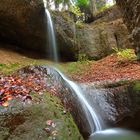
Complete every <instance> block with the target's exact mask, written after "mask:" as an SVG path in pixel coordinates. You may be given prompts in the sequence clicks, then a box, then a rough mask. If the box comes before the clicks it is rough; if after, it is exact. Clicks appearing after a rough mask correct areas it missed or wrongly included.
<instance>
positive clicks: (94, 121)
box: [56, 69, 102, 133]
mask: <svg viewBox="0 0 140 140" xmlns="http://www.w3.org/2000/svg"><path fill="white" fill-rule="evenodd" d="M56 71H57V72H58V73H59V74H60V75H61V77H62V78H63V80H64V81H65V82H66V83H67V84H68V85H69V86H70V87H71V88H72V89H73V90H74V92H75V94H76V95H77V97H78V99H79V101H80V103H81V105H83V109H84V112H85V114H86V117H87V120H88V123H89V125H90V129H91V133H94V132H95V131H100V130H102V127H101V124H100V121H99V119H98V116H97V114H96V112H95V110H94V109H93V108H92V107H91V106H90V104H89V103H88V101H87V100H86V98H85V97H84V95H83V93H82V90H81V89H80V87H79V86H78V85H77V84H76V83H74V82H73V81H70V80H69V79H67V78H66V77H65V76H64V75H63V74H62V73H61V72H60V71H59V70H58V69H56Z"/></svg>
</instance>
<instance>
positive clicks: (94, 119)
mask: <svg viewBox="0 0 140 140" xmlns="http://www.w3.org/2000/svg"><path fill="white" fill-rule="evenodd" d="M43 1H44V7H45V13H46V15H47V21H48V35H49V43H50V45H51V46H52V53H53V60H54V61H55V62H57V61H58V53H57V46H56V40H55V34H54V29H53V23H52V19H51V15H50V13H49V11H48V10H47V5H46V0H43ZM56 70H57V69H56ZM57 72H58V73H59V74H60V75H61V77H62V78H63V80H64V81H65V82H66V83H67V84H68V85H69V86H70V87H71V88H72V89H73V91H74V92H75V94H76V95H77V97H78V99H79V101H80V102H81V105H82V106H83V110H84V112H85V115H86V117H87V120H88V124H89V126H90V129H91V133H93V132H95V131H99V130H101V129H102V127H101V124H100V121H99V119H98V116H97V114H96V112H95V111H94V109H93V108H92V107H91V106H90V104H89V103H88V101H87V99H86V98H85V97H84V95H83V93H82V91H81V89H80V87H79V86H78V85H77V84H75V83H74V82H72V81H70V80H68V79H67V78H66V77H65V76H64V75H63V74H62V73H61V72H60V71H59V70H57Z"/></svg>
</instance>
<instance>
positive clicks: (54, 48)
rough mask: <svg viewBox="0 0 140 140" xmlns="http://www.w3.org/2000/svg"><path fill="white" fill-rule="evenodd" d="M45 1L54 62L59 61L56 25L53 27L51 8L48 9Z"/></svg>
mask: <svg viewBox="0 0 140 140" xmlns="http://www.w3.org/2000/svg"><path fill="white" fill-rule="evenodd" d="M43 2H44V7H45V14H46V17H47V35H48V41H49V47H50V50H49V53H50V55H51V56H50V58H51V59H52V60H53V61H54V62H58V50H57V44H56V37H55V32H54V27H53V22H52V18H51V15H50V12H49V10H48V9H47V3H46V0H43Z"/></svg>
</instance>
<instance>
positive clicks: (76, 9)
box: [69, 5, 83, 17]
mask: <svg viewBox="0 0 140 140" xmlns="http://www.w3.org/2000/svg"><path fill="white" fill-rule="evenodd" d="M69 10H70V11H71V12H72V13H73V14H75V15H76V16H78V17H80V16H83V13H82V12H81V10H80V8H79V7H78V6H73V5H72V6H70V9H69Z"/></svg>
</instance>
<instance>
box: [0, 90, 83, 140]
mask: <svg viewBox="0 0 140 140" xmlns="http://www.w3.org/2000/svg"><path fill="white" fill-rule="evenodd" d="M31 96H32V100H33V101H32V102H31V103H30V104H23V103H21V101H20V102H19V101H18V100H13V101H12V102H11V105H10V106H9V107H8V108H7V111H5V113H0V134H1V135H0V139H1V140H4V139H9V140H10V139H14V140H25V139H31V140H38V139H40V140H46V139H47V140H49V139H52V137H53V135H52V133H47V132H46V131H45V130H44V129H45V128H46V127H47V125H46V121H47V120H52V121H53V122H55V124H56V127H55V128H52V131H51V132H53V131H57V135H56V138H57V139H60V140H79V137H81V135H80V133H79V131H78V128H77V126H76V125H75V123H74V121H73V118H72V116H71V115H70V114H69V113H66V114H64V113H63V110H64V108H63V106H62V104H61V102H60V100H59V99H58V98H57V97H54V96H51V95H50V94H49V93H45V94H43V95H38V94H35V93H32V94H31ZM3 109H4V108H1V110H3ZM81 139H83V138H82V137H81Z"/></svg>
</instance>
